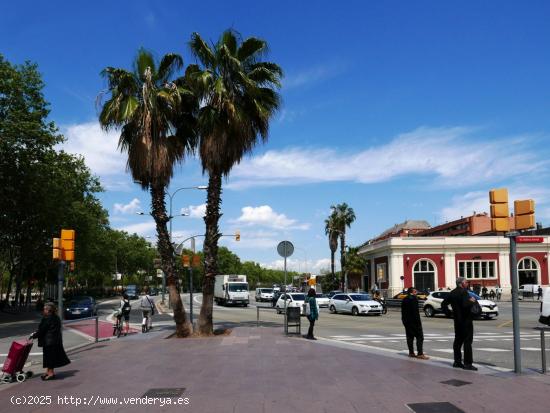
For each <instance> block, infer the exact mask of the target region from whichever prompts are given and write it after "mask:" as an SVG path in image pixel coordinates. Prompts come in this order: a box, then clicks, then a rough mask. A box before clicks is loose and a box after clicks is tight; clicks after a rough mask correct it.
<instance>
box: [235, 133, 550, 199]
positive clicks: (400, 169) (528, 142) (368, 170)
mask: <svg viewBox="0 0 550 413" xmlns="http://www.w3.org/2000/svg"><path fill="white" fill-rule="evenodd" d="M475 132H477V131H476V130H475V129H472V128H466V127H449V128H446V127H442V128H427V127H422V128H418V129H416V130H414V131H412V132H410V133H405V134H401V135H398V136H397V137H396V138H395V139H393V140H392V141H390V142H389V143H387V144H384V145H381V146H377V147H371V148H368V149H364V150H362V151H358V152H350V151H347V152H346V151H344V150H339V149H333V148H321V149H308V148H289V149H284V150H271V151H267V152H266V153H264V154H262V155H259V156H256V157H252V158H250V159H247V160H245V161H243V162H242V163H241V164H240V165H238V166H237V167H235V168H234V170H233V172H232V175H231V176H232V181H231V182H230V183H229V185H228V187H230V188H233V189H243V188H247V187H252V186H273V185H299V184H304V183H315V182H337V181H351V182H358V183H366V184H367V183H378V182H384V181H388V180H390V179H393V178H396V177H399V176H403V175H410V174H417V175H435V177H436V183H438V184H439V185H452V186H457V185H460V186H467V185H471V184H474V183H475V184H478V183H480V182H492V181H495V180H502V179H506V178H511V177H516V176H520V175H524V174H529V173H533V172H537V171H540V170H541V169H542V167H544V166H547V165H548V163H549V162H548V161H547V160H542V159H540V158H538V157H537V154H536V152H534V151H532V147H533V144H532V140H533V139H535V138H532V139H527V137H520V138H501V139H498V140H494V139H493V140H486V139H485V140H483V139H481V138H479V137H477V136H474V134H475ZM510 165H514V167H513V168H511V167H510Z"/></svg>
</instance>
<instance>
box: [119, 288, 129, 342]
mask: <svg viewBox="0 0 550 413" xmlns="http://www.w3.org/2000/svg"><path fill="white" fill-rule="evenodd" d="M131 310H132V305H131V304H130V299H129V298H128V295H127V294H126V293H124V294H122V300H120V307H119V308H118V310H117V313H116V317H117V323H118V325H120V326H121V323H122V317H124V321H125V322H126V332H125V333H124V335H125V336H126V335H128V331H130V311H131ZM120 329H121V331H122V326H121V327H120Z"/></svg>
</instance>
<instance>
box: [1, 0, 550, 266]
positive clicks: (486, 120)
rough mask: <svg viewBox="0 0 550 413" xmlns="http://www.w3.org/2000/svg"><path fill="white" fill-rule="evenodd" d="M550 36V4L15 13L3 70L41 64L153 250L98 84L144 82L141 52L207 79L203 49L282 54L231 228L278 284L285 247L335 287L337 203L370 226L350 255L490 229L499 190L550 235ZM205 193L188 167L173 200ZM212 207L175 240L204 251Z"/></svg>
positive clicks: (59, 119) (62, 111)
mask: <svg viewBox="0 0 550 413" xmlns="http://www.w3.org/2000/svg"><path fill="white" fill-rule="evenodd" d="M549 18H550V4H548V2H545V1H530V2H528V3H521V2H506V1H485V2H478V1H447V2H441V1H436V0H434V1H414V2H410V1H357V2H351V1H349V2H340V3H337V4H335V2H324V1H316V2H295V1H294V2H290V1H279V2H262V1H255V2H245V1H232V2H203V3H200V2H186V1H162V2H159V1H156V2H153V1H150V2H148V1H117V2H113V1H94V2H69V1H59V2H55V3H51V2H40V1H34V2H26V3H25V4H22V3H17V2H9V3H6V4H4V5H3V7H2V13H1V14H0V39H1V40H0V53H2V54H4V55H5V56H6V58H7V59H9V60H10V61H12V62H23V61H24V60H31V61H34V62H36V63H38V65H39V67H40V70H41V72H42V73H43V76H44V79H45V82H46V89H45V94H46V98H47V99H48V100H49V101H50V102H51V104H52V112H51V119H52V120H54V121H55V122H56V123H57V124H58V125H59V127H60V128H61V130H62V131H63V133H64V134H65V136H66V137H67V138H68V141H67V143H66V144H65V149H66V150H68V151H70V152H73V153H79V154H82V155H84V156H85V158H86V161H87V163H88V165H89V166H90V168H91V169H92V170H93V171H94V172H95V173H96V174H98V175H99V176H100V177H101V180H102V182H103V184H104V186H105V188H106V192H104V193H103V194H101V195H100V198H101V200H102V202H103V204H104V206H105V208H106V209H108V210H109V213H110V217H111V224H112V226H113V227H116V228H123V229H127V230H129V231H137V232H138V233H140V234H141V235H151V236H153V235H154V226H153V224H152V220H150V219H148V218H149V217H146V216H138V215H136V214H135V212H138V211H148V210H149V205H150V204H149V195H148V194H147V193H146V192H142V191H140V190H139V188H138V187H137V185H134V184H133V183H132V181H131V178H130V177H129V175H128V174H126V173H125V169H124V168H125V165H124V164H125V158H124V155H121V154H119V153H117V152H116V138H117V137H116V134H114V133H110V134H105V133H103V132H102V131H101V130H100V129H99V127H98V126H97V113H96V107H95V99H96V96H97V95H98V94H99V92H100V91H101V90H102V89H103V88H104V87H105V83H104V82H103V80H102V79H101V78H100V76H99V73H100V71H101V70H102V69H103V68H104V67H106V66H119V67H126V68H129V67H130V65H131V62H132V58H133V57H134V56H135V53H136V50H137V49H138V48H139V47H141V46H143V47H145V48H148V49H150V50H152V51H154V52H155V54H156V55H157V56H161V55H162V54H164V53H167V52H177V53H180V54H182V55H183V56H184V59H185V61H186V62H191V61H192V59H191V56H190V54H189V51H188V48H187V46H186V43H187V41H188V40H189V37H190V34H191V33H192V32H194V31H197V32H199V33H200V34H201V35H202V36H203V37H205V38H209V39H212V40H215V39H216V38H217V37H218V36H219V34H220V33H221V32H222V31H223V30H224V29H227V28H234V29H236V30H238V31H239V32H240V33H241V34H242V35H243V36H244V37H248V36H257V37H261V38H264V39H265V40H267V41H268V42H269V45H270V55H269V58H270V59H271V60H273V61H275V62H277V63H279V64H280V65H281V66H282V67H283V69H284V71H285V79H284V87H283V88H282V90H281V93H282V96H283V102H284V103H283V107H282V109H281V111H280V113H278V114H277V116H276V118H275V119H274V120H273V122H272V126H271V133H270V139H269V143H268V144H267V145H265V146H262V147H258V149H257V150H256V151H255V152H254V154H253V155H252V156H251V157H249V158H247V159H246V160H245V161H244V162H243V163H242V164H241V165H239V166H238V167H236V168H235V170H234V171H233V173H232V175H231V176H230V178H229V179H228V181H227V182H226V183H225V189H224V193H223V208H222V209H223V218H222V222H221V225H220V226H221V228H222V231H223V232H225V233H232V232H234V231H235V230H236V229H239V230H240V231H241V234H242V238H241V242H240V243H236V242H234V241H232V240H231V239H230V238H226V239H224V240H223V241H222V243H223V244H224V245H227V246H229V247H230V248H231V249H233V250H234V251H235V252H237V253H238V254H239V255H240V256H241V258H242V259H252V260H255V261H258V262H261V263H263V264H265V265H268V266H272V267H277V266H279V265H280V260H279V257H278V256H277V253H276V250H275V247H276V245H277V243H278V242H279V241H280V240H283V239H289V240H291V241H292V242H293V243H294V244H295V245H296V247H297V250H296V252H295V255H294V257H293V260H292V261H291V264H292V266H293V267H294V268H295V269H297V270H304V269H306V268H307V269H308V270H310V271H319V270H321V269H323V268H327V267H328V261H329V260H328V258H329V257H330V254H329V250H328V242H327V240H326V238H325V235H324V219H325V218H326V216H327V215H328V213H329V207H330V205H332V204H336V203H339V202H347V203H348V204H349V205H350V206H352V207H353V208H354V210H355V212H356V215H357V221H356V222H355V223H354V224H353V226H352V228H351V229H350V230H349V236H348V241H349V243H350V244H352V245H353V244H359V243H362V242H364V241H366V240H368V239H369V238H371V237H373V236H375V235H377V234H378V233H380V232H382V231H383V230H384V229H386V228H387V227H389V226H392V225H393V224H395V223H398V222H402V221H403V220H405V219H425V220H427V221H429V222H430V223H431V224H436V223H441V222H444V221H446V220H450V219H454V218H459V217H460V216H461V215H468V214H470V213H471V212H472V211H485V210H487V209H488V206H487V191H488V190H489V189H490V188H493V187H501V186H505V187H508V188H509V189H510V195H511V197H512V198H515V199H519V198H534V199H535V201H536V202H537V221H541V222H543V223H544V224H545V225H550V185H549V184H548V182H550V181H549V177H550V173H549V172H550V168H549V163H548V162H549V159H550V157H549V155H550V88H549V77H550V48H549V47H548V44H549V40H550V26H549V25H548V24H547V22H548V19H549ZM206 182H207V179H206V177H203V176H202V174H201V170H200V168H199V166H198V164H197V162H196V161H195V160H190V161H189V162H187V163H186V164H185V165H183V166H181V167H179V168H178V170H177V173H176V175H175V178H174V180H173V182H172V185H171V190H175V189H176V188H179V187H181V186H194V185H203V184H205V183H206ZM204 202H205V192H204V191H198V190H197V191H194V190H188V191H181V192H179V193H178V194H177V195H176V196H175V198H174V212H176V211H179V210H181V209H182V208H184V209H185V210H186V211H187V212H191V217H181V218H175V219H174V221H173V224H174V235H175V237H185V236H188V235H193V234H202V233H204V225H203V221H202V220H201V219H200V216H201V205H202V204H204ZM175 239H176V240H177V239H178V238H175ZM179 239H181V238H179ZM306 264H307V265H306Z"/></svg>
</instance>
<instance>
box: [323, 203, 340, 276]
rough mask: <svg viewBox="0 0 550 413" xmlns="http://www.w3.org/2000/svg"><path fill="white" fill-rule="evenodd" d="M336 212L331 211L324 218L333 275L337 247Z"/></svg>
mask: <svg viewBox="0 0 550 413" xmlns="http://www.w3.org/2000/svg"><path fill="white" fill-rule="evenodd" d="M336 225H337V223H336V214H335V213H334V212H333V213H332V214H330V216H329V217H328V218H327V219H325V235H328V246H329V248H330V272H331V274H332V277H334V255H335V254H336V250H337V249H338V231H335V230H336V229H337V228H336Z"/></svg>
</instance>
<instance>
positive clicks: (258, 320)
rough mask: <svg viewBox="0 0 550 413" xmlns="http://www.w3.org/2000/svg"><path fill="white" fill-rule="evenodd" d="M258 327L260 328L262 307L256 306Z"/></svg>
mask: <svg viewBox="0 0 550 413" xmlns="http://www.w3.org/2000/svg"><path fill="white" fill-rule="evenodd" d="M256 327H260V307H258V306H256Z"/></svg>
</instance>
